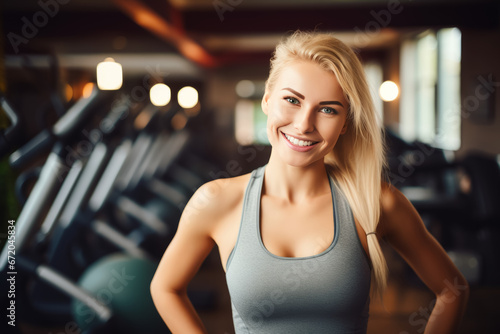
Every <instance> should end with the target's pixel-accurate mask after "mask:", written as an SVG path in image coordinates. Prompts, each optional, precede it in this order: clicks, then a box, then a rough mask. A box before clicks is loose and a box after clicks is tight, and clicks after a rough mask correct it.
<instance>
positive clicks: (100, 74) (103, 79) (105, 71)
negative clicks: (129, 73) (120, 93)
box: [96, 58, 123, 90]
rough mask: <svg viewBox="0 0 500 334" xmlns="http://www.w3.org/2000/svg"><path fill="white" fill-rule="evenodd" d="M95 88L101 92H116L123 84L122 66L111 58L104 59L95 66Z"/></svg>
mask: <svg viewBox="0 0 500 334" xmlns="http://www.w3.org/2000/svg"><path fill="white" fill-rule="evenodd" d="M96 72H97V86H98V87H99V89H101V90H118V89H120V87H121V86H122V83H123V74H122V65H120V64H118V63H117V62H115V61H114V59H113V58H106V59H105V60H104V61H103V62H100V63H99V64H97V68H96Z"/></svg>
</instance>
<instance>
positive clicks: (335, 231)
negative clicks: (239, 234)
mask: <svg viewBox="0 0 500 334" xmlns="http://www.w3.org/2000/svg"><path fill="white" fill-rule="evenodd" d="M265 168H266V165H264V166H262V167H260V168H258V169H257V170H255V171H254V173H255V174H256V177H257V178H258V181H259V183H258V190H257V196H258V200H257V203H256V204H257V205H256V207H255V209H256V211H257V212H256V214H255V217H256V220H257V221H256V222H254V223H255V225H256V227H257V238H258V241H259V244H260V247H261V248H262V250H263V251H264V253H266V254H268V255H269V256H271V257H274V258H276V259H280V260H286V261H300V260H308V259H314V258H317V257H320V256H323V255H326V254H328V253H329V252H330V251H331V250H332V249H333V248H334V247H335V245H336V244H337V240H338V238H339V233H340V228H339V220H338V216H337V208H336V204H335V194H334V192H335V191H334V187H335V185H334V182H333V179H332V177H331V176H330V175H328V180H329V183H330V192H331V199H332V207H333V214H332V218H333V240H332V242H331V243H330V245H329V246H328V248H326V249H325V250H323V251H322V252H320V253H318V254H313V255H307V256H280V255H276V254H274V253H272V252H271V251H269V250H268V249H267V247H266V245H264V241H263V240H262V234H261V228H260V225H261V219H260V208H261V201H262V187H263V184H264V174H265ZM241 223H242V222H240V224H241Z"/></svg>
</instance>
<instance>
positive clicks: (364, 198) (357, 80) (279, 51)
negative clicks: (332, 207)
mask: <svg viewBox="0 0 500 334" xmlns="http://www.w3.org/2000/svg"><path fill="white" fill-rule="evenodd" d="M297 60H306V61H312V62H314V63H316V64H318V65H319V66H321V67H322V68H323V69H325V70H326V71H331V72H333V73H334V74H335V76H336V78H337V80H338V82H339V84H340V86H341V87H342V89H343V91H344V95H345V97H346V99H347V101H348V102H349V111H348V116H347V121H346V122H347V131H346V133H345V134H343V135H342V136H340V137H339V139H338V141H337V143H336V145H335V148H334V149H333V151H332V152H331V153H329V154H328V155H327V156H326V157H325V164H326V165H327V167H328V171H329V173H330V175H331V176H332V177H333V178H334V179H335V180H336V182H337V184H338V185H339V186H340V188H341V189H342V191H343V193H344V194H345V196H346V198H347V200H348V201H349V204H350V206H351V209H352V211H353V215H354V216H355V217H356V218H357V220H358V221H359V223H360V224H361V226H362V227H363V229H364V230H365V232H366V233H369V232H375V231H376V229H377V224H378V221H379V218H380V197H381V185H382V184H381V182H382V172H383V170H384V167H385V166H386V160H385V144H384V141H383V128H382V127H381V125H380V121H379V119H377V118H378V117H377V114H376V112H375V108H374V105H373V101H372V97H371V95H370V90H369V88H368V84H367V82H366V77H365V73H364V70H363V67H362V65H361V62H360V61H359V59H358V57H357V56H356V54H355V53H354V52H353V50H352V49H351V48H349V47H348V46H347V45H345V44H344V43H343V42H341V41H340V40H338V39H337V38H335V37H333V36H332V35H330V34H325V33H308V32H302V31H296V32H294V33H293V34H292V35H291V36H289V37H287V38H286V39H285V40H283V41H282V42H281V43H280V44H278V46H277V47H276V50H275V52H274V54H273V57H272V59H271V69H270V72H269V78H268V80H267V81H266V91H271V89H272V86H273V85H274V83H275V81H276V79H277V77H278V76H279V74H280V72H281V70H282V69H283V68H284V67H286V66H287V65H288V64H290V63H291V62H294V61H297ZM367 242H368V252H369V254H370V260H371V265H372V275H373V277H374V280H375V286H374V291H375V292H378V293H380V294H381V293H382V292H383V291H384V289H385V287H386V282H387V274H388V269H387V264H386V261H385V258H384V255H383V253H382V250H381V248H380V244H379V240H378V238H377V236H376V235H375V234H369V235H367Z"/></svg>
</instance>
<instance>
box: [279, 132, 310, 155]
mask: <svg viewBox="0 0 500 334" xmlns="http://www.w3.org/2000/svg"><path fill="white" fill-rule="evenodd" d="M282 134H283V136H284V137H285V138H286V139H287V142H288V143H289V144H291V146H292V148H294V149H297V150H300V151H308V150H309V149H311V148H312V147H313V146H314V145H315V144H317V143H318V142H314V141H310V140H301V139H298V138H295V137H293V136H290V135H288V134H286V133H284V132H282Z"/></svg>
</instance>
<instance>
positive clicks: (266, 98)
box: [260, 91, 269, 115]
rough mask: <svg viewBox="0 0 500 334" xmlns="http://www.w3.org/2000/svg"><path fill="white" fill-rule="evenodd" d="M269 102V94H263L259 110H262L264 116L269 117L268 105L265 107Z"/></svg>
mask: <svg viewBox="0 0 500 334" xmlns="http://www.w3.org/2000/svg"><path fill="white" fill-rule="evenodd" d="M268 100H269V93H268V92H267V91H266V92H265V93H264V96H263V97H262V102H261V104H260V105H261V108H262V111H263V112H264V114H266V115H269V114H268V113H269V110H268V105H267V102H268Z"/></svg>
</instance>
